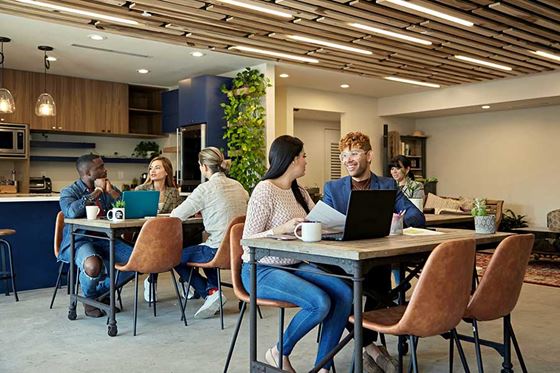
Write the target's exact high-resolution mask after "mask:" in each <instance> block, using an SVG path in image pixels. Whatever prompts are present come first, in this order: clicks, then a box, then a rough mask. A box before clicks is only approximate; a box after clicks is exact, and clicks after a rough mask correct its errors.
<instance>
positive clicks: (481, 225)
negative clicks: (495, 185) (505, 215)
mask: <svg viewBox="0 0 560 373" xmlns="http://www.w3.org/2000/svg"><path fill="white" fill-rule="evenodd" d="M471 214H472V216H474V231H475V232H476V233H496V216H494V215H488V210H487V209H486V199H484V198H475V200H474V202H473V208H472V210H471Z"/></svg>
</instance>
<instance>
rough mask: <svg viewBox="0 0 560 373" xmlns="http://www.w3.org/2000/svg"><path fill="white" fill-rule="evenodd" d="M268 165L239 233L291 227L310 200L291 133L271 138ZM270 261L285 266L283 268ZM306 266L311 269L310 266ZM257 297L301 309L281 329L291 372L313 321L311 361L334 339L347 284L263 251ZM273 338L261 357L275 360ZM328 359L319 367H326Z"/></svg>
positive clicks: (348, 295) (348, 303) (347, 301)
mask: <svg viewBox="0 0 560 373" xmlns="http://www.w3.org/2000/svg"><path fill="white" fill-rule="evenodd" d="M269 162H270V168H269V169H268V172H267V173H266V174H265V175H264V177H263V178H262V181H261V182H259V184H257V186H256V187H255V189H254V190H253V194H252V195H251V199H250V200H249V207H248V210H247V218H246V221H245V229H244V231H243V237H244V238H249V237H251V238H253V237H264V236H267V235H270V234H284V233H292V232H293V230H294V228H295V226H296V225H297V224H298V223H299V222H301V221H303V220H304V218H305V216H306V215H307V213H308V212H309V211H310V209H311V208H313V206H314V203H313V201H312V200H311V198H310V197H309V194H308V193H307V191H306V190H305V189H303V188H302V187H300V186H299V185H298V183H297V179H298V178H299V177H302V176H303V175H305V166H306V164H307V162H306V160H305V152H304V150H303V142H302V141H301V140H300V139H298V138H296V137H292V136H280V137H278V138H277V139H276V140H274V142H273V143H272V145H271V147H270V153H269ZM248 261H249V249H248V248H247V247H244V253H243V262H244V263H243V268H242V276H241V277H242V280H243V285H244V286H245V289H248V290H250V285H249V284H250V280H249V272H250V266H249V264H248V263H247V262H248ZM270 265H282V266H288V267H291V268H292V269H293V271H292V270H286V269H280V268H275V267H271V266H270ZM310 271H312V272H310ZM257 294H258V297H259V298H266V299H272V300H277V301H284V302H290V303H293V304H296V305H297V306H299V307H300V308H301V309H300V311H299V312H298V313H297V314H296V315H295V316H294V317H293V318H292V320H291V322H290V324H289V325H288V327H287V328H286V330H285V332H284V344H283V355H284V356H282V359H283V369H284V370H287V371H289V372H294V368H293V367H292V365H291V363H290V360H289V356H290V354H291V352H292V350H293V348H294V347H295V345H296V343H297V342H298V341H299V340H301V339H302V338H303V337H304V336H305V335H306V334H307V333H308V332H309V331H310V330H312V329H313V328H314V327H316V326H317V325H319V324H321V323H322V325H323V329H322V332H321V339H320V341H319V346H318V352H317V357H316V361H315V364H317V363H319V361H320V360H322V359H323V357H324V356H326V355H327V353H328V352H329V351H331V350H332V349H333V348H334V347H335V346H336V345H337V343H338V342H339V341H340V337H341V335H342V332H343V331H344V327H345V325H346V322H347V320H348V316H349V315H350V311H351V308H352V290H351V289H350V287H349V286H348V285H347V284H346V283H344V281H342V280H341V279H339V278H336V277H330V276H326V275H325V273H324V272H323V271H321V270H320V269H318V268H317V267H316V266H315V265H313V264H309V263H304V262H302V261H299V260H295V259H288V258H279V257H273V256H267V257H264V258H262V259H260V260H259V261H258V263H257ZM279 355H280V353H279V346H278V344H276V345H274V346H273V347H272V348H270V349H269V350H268V351H267V352H266V355H265V358H266V361H267V362H268V363H269V364H270V365H272V366H274V367H278V366H279V364H278V363H279V360H280V356H279ZM331 366H332V360H330V361H329V362H327V363H326V364H325V365H324V366H323V367H321V370H320V372H328V371H329V370H330V368H331Z"/></svg>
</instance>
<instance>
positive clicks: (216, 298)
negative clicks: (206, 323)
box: [194, 291, 227, 319]
mask: <svg viewBox="0 0 560 373" xmlns="http://www.w3.org/2000/svg"><path fill="white" fill-rule="evenodd" d="M226 302H227V298H226V296H225V294H224V293H223V292H222V306H223V305H224V304H226ZM219 310H220V293H219V292H217V291H216V292H214V293H213V294H211V295H208V296H207V297H206V300H205V301H204V304H203V305H202V306H201V307H200V308H199V309H198V311H196V313H195V314H194V318H195V319H207V318H210V317H212V316H214V315H215V314H216V313H217V312H218V311H219Z"/></svg>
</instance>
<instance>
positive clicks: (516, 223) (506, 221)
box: [500, 209, 528, 232]
mask: <svg viewBox="0 0 560 373" xmlns="http://www.w3.org/2000/svg"><path fill="white" fill-rule="evenodd" d="M525 216H526V215H517V214H516V213H515V212H513V211H512V210H511V209H507V210H506V211H505V212H504V215H503V216H502V221H501V223H500V231H503V232H511V230H512V229H513V228H524V227H528V225H527V220H525Z"/></svg>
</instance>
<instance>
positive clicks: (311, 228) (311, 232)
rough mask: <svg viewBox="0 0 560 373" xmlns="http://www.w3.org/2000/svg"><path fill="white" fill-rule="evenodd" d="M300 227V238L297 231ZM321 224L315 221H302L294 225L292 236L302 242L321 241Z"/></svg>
mask: <svg viewBox="0 0 560 373" xmlns="http://www.w3.org/2000/svg"><path fill="white" fill-rule="evenodd" d="M300 227H301V236H300V235H298V233H297V231H298V229H299V228H300ZM321 228H322V226H321V223H319V222H316V221H304V222H301V223H299V224H298V225H296V227H295V228H294V235H295V236H296V237H297V238H299V239H300V240H302V241H304V242H317V241H321Z"/></svg>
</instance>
